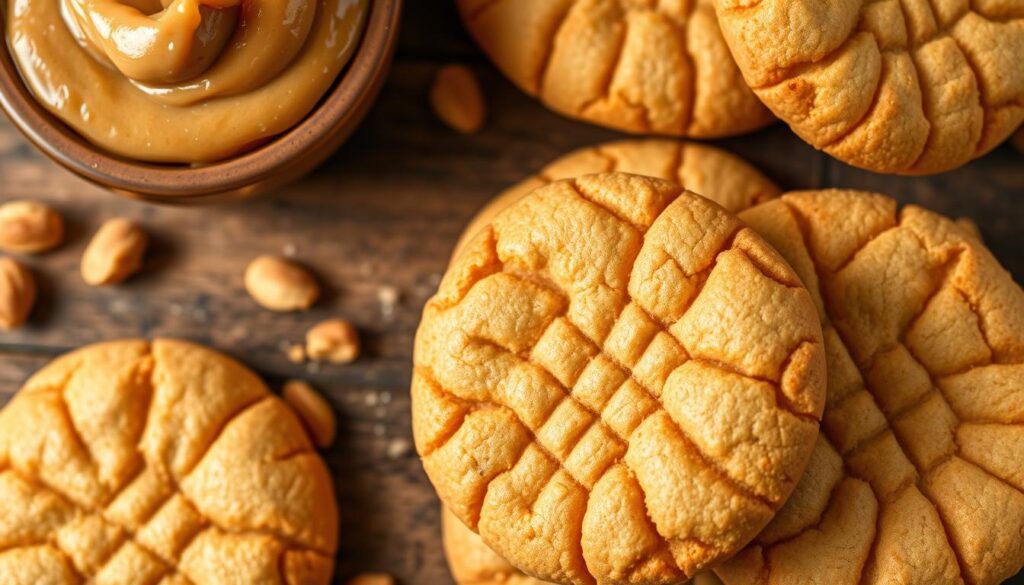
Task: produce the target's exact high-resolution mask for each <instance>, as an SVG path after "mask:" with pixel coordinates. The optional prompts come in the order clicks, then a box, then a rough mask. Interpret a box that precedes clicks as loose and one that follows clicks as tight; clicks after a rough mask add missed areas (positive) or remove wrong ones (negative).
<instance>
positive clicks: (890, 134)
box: [716, 0, 1024, 174]
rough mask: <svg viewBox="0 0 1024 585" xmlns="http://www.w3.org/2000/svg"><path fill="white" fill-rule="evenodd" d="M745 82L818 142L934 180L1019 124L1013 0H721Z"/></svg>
mask: <svg viewBox="0 0 1024 585" xmlns="http://www.w3.org/2000/svg"><path fill="white" fill-rule="evenodd" d="M716 7H717V9H718V16H719V21H720V23H721V25H722V31H723V33H724V34H725V37H726V39H727V40H728V41H729V45H730V47H731V48H732V51H733V54H734V55H735V56H736V61H737V63H738V64H739V66H740V69H741V70H742V71H743V73H744V75H745V77H746V80H747V82H748V83H749V84H750V86H751V87H753V88H754V92H755V93H756V94H757V95H758V97H760V98H761V99H762V100H763V101H764V103H765V104H766V105H768V106H769V107H770V108H771V109H772V111H774V112H775V114H776V115H777V116H779V117H780V118H782V119H783V120H785V121H786V122H787V123H789V124H790V126H791V127H792V128H793V130H794V131H796V132H797V134H799V135H800V136H801V137H803V138H804V140H806V141H807V142H809V143H810V144H812V145H813V146H815V147H817V148H819V149H824V150H825V151H826V152H828V153H830V154H832V155H833V156H835V157H837V158H839V159H841V160H843V161H846V162H848V163H851V164H854V165H857V166H860V167H864V168H868V169H872V170H876V171H881V172H897V173H909V174H922V173H936V172H941V171H943V170H948V169H952V168H955V167H958V166H960V165H962V164H964V163H966V162H968V161H970V160H971V159H973V158H975V157H977V156H980V155H982V154H984V153H986V152H988V151H989V150H991V149H992V148H994V147H995V146H996V145H998V144H999V143H1001V142H1002V141H1003V140H1005V139H1006V138H1007V137H1008V136H1009V135H1010V134H1011V133H1012V132H1013V131H1014V130H1015V129H1016V128H1017V127H1018V126H1019V125H1020V124H1021V122H1022V121H1024V68H1022V67H1021V66H1020V63H1021V60H1022V59H1024V4H1022V3H1021V2H1018V1H1015V0H989V1H974V2H971V1H969V0H841V1H838V2H820V1H818V0H762V1H756V2H750V1H747V0H716Z"/></svg>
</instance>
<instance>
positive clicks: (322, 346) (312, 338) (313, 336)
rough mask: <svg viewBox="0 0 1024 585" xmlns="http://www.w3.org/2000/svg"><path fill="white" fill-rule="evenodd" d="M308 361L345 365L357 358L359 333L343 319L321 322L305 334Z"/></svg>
mask: <svg viewBox="0 0 1024 585" xmlns="http://www.w3.org/2000/svg"><path fill="white" fill-rule="evenodd" d="M306 355H307V356H309V359H312V360H317V361H328V362H331V363H332V364H347V363H350V362H353V361H355V359H356V358H357V357H359V333H358V332H356V328H355V327H353V326H352V324H351V323H349V322H348V321H345V320H344V319H327V320H326V321H321V322H319V323H317V324H316V325H314V326H313V327H312V328H310V330H309V331H307V332H306Z"/></svg>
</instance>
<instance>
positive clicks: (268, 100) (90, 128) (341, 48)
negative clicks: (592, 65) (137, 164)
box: [6, 0, 369, 163]
mask: <svg viewBox="0 0 1024 585" xmlns="http://www.w3.org/2000/svg"><path fill="white" fill-rule="evenodd" d="M6 1H7V2H8V4H7V6H6V9H7V10H6V28H7V30H6V33H7V42H8V45H9V47H10V50H11V53H12V56H13V57H14V60H15V62H16V63H17V66H18V70H19V72H20V73H21V75H22V78H23V79H24V81H25V83H26V85H27V86H28V87H29V89H30V90H31V91H32V94H33V95H34V96H35V98H36V99H37V100H38V101H39V102H40V103H41V104H42V105H43V106H44V107H45V108H46V109H47V110H49V111H50V112H51V113H52V114H54V115H55V116H57V117H58V118H60V119H61V120H62V121H63V122H64V123H66V124H67V125H68V126H70V127H71V128H73V129H74V130H75V131H77V132H78V133H79V134H80V135H81V136H83V137H84V138H85V139H87V140H88V141H89V142H92V143H93V144H95V145H97V146H99V147H100V148H102V149H104V150H106V151H109V152H111V153H113V154H116V155H119V156H122V157H126V158H131V159H136V160H141V161H147V162H160V163H209V162H214V161H219V160H223V159H226V158H229V157H231V156H234V155H237V154H240V153H242V152H245V151H247V150H250V149H252V148H254V147H255V146H258V145H259V144H261V143H263V142H264V141H266V140H267V139H269V138H272V137H274V136H275V135H278V134H281V133H282V132H284V131H286V130H288V129H289V128H291V127H292V126H294V125H296V124H297V123H299V122H300V121H301V120H302V119H303V118H305V117H306V115H307V114H309V113H310V112H311V111H312V110H313V109H314V108H315V107H316V105H317V103H318V102H319V101H320V99H321V98H322V97H323V96H324V94H325V93H327V91H328V90H329V89H330V88H331V86H332V84H333V83H334V81H335V79H336V78H337V77H338V75H339V73H340V72H341V71H342V70H343V69H344V68H345V65H346V64H347V63H348V62H349V60H350V58H351V57H352V54H353V52H354V50H355V48H356V47H357V46H358V44H359V38H360V34H361V32H362V29H363V26H364V23H365V20H366V14H367V9H368V3H369V0H6Z"/></svg>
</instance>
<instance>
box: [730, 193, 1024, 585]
mask: <svg viewBox="0 0 1024 585" xmlns="http://www.w3.org/2000/svg"><path fill="white" fill-rule="evenodd" d="M741 217H742V218H743V219H744V220H745V221H746V222H747V224H748V225H750V226H751V227H752V228H754V229H755V230H757V231H758V233H760V234H761V235H762V236H764V237H765V239H767V240H768V241H769V242H771V243H772V244H773V245H774V246H775V247H776V249H778V250H779V252H780V253H782V255H783V256H785V257H786V258H787V259H788V260H789V262H790V264H791V265H792V266H793V268H794V269H795V270H796V271H797V273H798V274H800V277H801V279H802V280H803V281H804V282H805V283H806V284H807V285H808V287H809V288H810V290H811V294H812V296H814V298H815V301H816V303H817V305H818V307H819V310H820V311H821V315H822V320H823V323H824V329H825V349H826V352H827V359H828V402H827V404H826V407H825V416H824V418H823V420H822V425H821V428H822V433H821V435H820V438H819V440H818V445H817V448H816V449H815V452H814V455H813V457H812V458H811V463H810V464H809V465H808V467H807V472H806V473H805V475H804V477H803V479H801V480H800V483H799V485H798V486H797V488H796V490H795V491H794V492H793V495H792V496H791V497H790V499H789V502H788V503H787V504H786V505H785V506H784V507H783V508H782V510H781V511H780V512H779V514H778V515H777V516H776V517H775V519H774V520H773V521H772V522H771V524H769V525H768V527H767V528H766V529H765V530H764V532H762V533H761V535H760V536H758V537H757V539H756V540H755V542H754V543H753V544H752V545H750V546H749V547H748V548H747V549H746V550H744V551H743V552H741V553H740V554H739V555H737V556H736V557H735V558H734V559H732V560H731V561H729V562H727V563H726V564H725V565H723V566H722V567H720V568H719V570H718V573H719V576H720V577H722V578H723V580H724V581H725V582H726V583H727V584H728V585H746V584H755V583H756V584H761V583H769V582H770V583H828V584H832V585H853V584H872V583H906V584H916V583H929V584H930V583H944V584H945V583H972V584H976V585H986V584H994V583H999V582H1001V581H1002V580H1003V579H1006V578H1007V577H1009V576H1011V575H1013V574H1014V573H1016V572H1017V571H1018V570H1020V569H1021V567H1022V566H1024V458H1022V457H1021V454H1022V453H1024V293H1022V291H1021V289H1020V287H1019V286H1017V285H1016V284H1014V282H1013V281H1012V280H1011V278H1010V276H1009V275H1008V274H1007V273H1006V272H1005V271H1004V270H1003V269H1002V268H1001V267H1000V266H999V264H998V263H997V261H996V260H995V259H994V258H993V257H992V256H991V255H990V253H989V252H988V251H987V250H986V249H985V247H984V246H983V245H982V244H981V242H980V241H979V240H978V239H976V238H974V237H973V236H971V235H969V234H968V233H967V232H964V231H962V230H961V228H960V227H959V226H957V225H955V224H954V223H953V222H952V221H951V220H949V219H946V218H944V217H941V216H939V215H936V214H934V213H931V212H929V211H925V210H923V209H921V208H918V207H907V208H904V209H903V210H898V209H897V204H896V202H895V201H893V200H892V199H889V198H887V197H883V196H881V195H874V194H867V193H860V192H854V191H819V192H804V193H794V194H789V195H785V196H784V197H782V198H781V199H777V200H774V201H771V202H768V203H765V204H763V205H760V206H758V207H755V208H753V209H751V210H749V211H747V212H744V213H743V214H741Z"/></svg>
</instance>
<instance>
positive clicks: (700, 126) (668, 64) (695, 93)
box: [456, 0, 772, 137]
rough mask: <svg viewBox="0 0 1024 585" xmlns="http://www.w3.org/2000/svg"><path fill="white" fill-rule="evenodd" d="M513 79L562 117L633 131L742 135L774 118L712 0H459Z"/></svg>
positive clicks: (477, 32)
mask: <svg viewBox="0 0 1024 585" xmlns="http://www.w3.org/2000/svg"><path fill="white" fill-rule="evenodd" d="M456 4H457V5H458V8H459V12H460V13H461V14H462V19H463V21H464V22H465V23H466V27H467V28H468V29H469V32H470V34H472V35H473V37H474V38H475V39H476V41H477V43H479V45H480V46H481V47H482V48H483V50H484V52H485V53H487V54H488V55H489V56H490V57H491V59H492V60H493V61H494V63H495V64H496V65H497V66H498V68H499V69H501V71H502V72H503V73H505V75H507V76H508V77H509V78H510V79H511V80H512V81H513V82H514V83H515V84H516V85H518V86H519V87H520V88H522V89H523V90H524V91H526V92H527V93H529V94H530V95H534V96H539V97H540V99H541V100H542V101H543V102H544V103H545V104H546V105H547V106H548V107H550V108H551V109H553V110H555V111H558V112H561V113H562V114H565V115H568V116H571V117H574V118H580V119H583V120H587V121H589V122H593V123H596V124H601V125H603V126H609V127H612V128H618V129H621V130H626V131H629V132H642V133H654V134H668V135H674V136H693V137H714V136H727V135H734V134H741V133H744V132H748V131H750V130H753V129H756V128H759V127H761V126H764V125H766V124H768V123H769V122H771V120H772V116H771V114H770V113H769V112H768V110H767V109H766V108H765V107H764V106H763V105H761V103H760V102H759V101H758V100H757V98H756V97H755V96H754V94H753V93H752V92H751V91H750V89H749V88H747V86H746V85H745V84H744V82H743V78H742V76H741V75H740V72H739V70H738V69H737V68H736V64H735V63H734V62H733V60H732V57H731V56H730V55H729V49H728V47H726V44H725V41H724V40H723V39H722V33H721V31H720V30H719V29H718V24H717V23H716V22H715V13H714V9H713V8H712V6H711V0H695V1H693V2H667V3H666V2H662V3H655V2H648V3H642V2H632V1H629V0H456Z"/></svg>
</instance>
